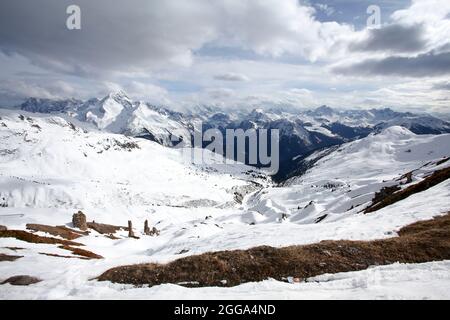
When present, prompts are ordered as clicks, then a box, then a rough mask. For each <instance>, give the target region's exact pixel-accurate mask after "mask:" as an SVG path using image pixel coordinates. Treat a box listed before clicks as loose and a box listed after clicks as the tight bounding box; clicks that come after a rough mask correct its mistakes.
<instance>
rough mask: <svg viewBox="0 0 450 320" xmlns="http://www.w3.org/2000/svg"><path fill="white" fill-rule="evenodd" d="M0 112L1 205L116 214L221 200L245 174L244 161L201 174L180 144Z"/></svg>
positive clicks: (243, 182)
mask: <svg viewBox="0 0 450 320" xmlns="http://www.w3.org/2000/svg"><path fill="white" fill-rule="evenodd" d="M0 116H1V120H0V126H1V127H0V140H1V142H2V143H1V149H0V201H1V204H2V206H4V207H7V208H27V207H33V208H51V207H57V208H64V209H70V210H74V209H86V210H89V209H93V210H96V211H98V210H99V209H100V208H102V210H104V211H105V212H110V213H111V212H115V214H114V215H113V214H111V216H110V217H108V219H114V220H117V219H118V218H119V216H120V215H122V216H126V215H133V211H134V210H133V209H132V208H136V207H141V206H143V207H145V210H146V211H147V212H151V211H152V209H151V208H152V207H154V206H191V205H192V204H193V203H197V204H198V205H201V204H202V203H207V204H209V205H211V204H215V205H225V206H226V205H229V204H230V203H231V204H232V203H233V201H234V200H233V199H234V194H233V192H234V191H232V188H233V187H235V188H239V187H240V186H245V185H246V184H248V183H247V182H246V180H249V179H253V178H251V177H250V176H249V175H247V174H245V172H246V171H249V170H250V168H248V167H245V166H244V165H236V166H227V167H225V166H223V167H221V168H216V170H214V172H211V170H209V172H207V168H200V167H198V166H193V165H189V164H187V163H186V162H185V159H184V158H183V154H184V153H183V149H170V148H165V147H163V146H161V145H159V144H156V143H154V142H151V141H148V140H145V139H133V138H130V137H126V136H123V135H116V134H110V133H105V132H100V131H92V130H90V129H89V128H88V127H84V128H83V127H80V126H78V125H83V123H78V124H77V125H75V124H73V123H72V122H70V121H68V120H67V119H64V118H61V117H59V116H46V117H43V116H36V114H29V113H23V112H22V113H20V114H19V113H16V112H8V111H2V113H1V115H0ZM68 119H70V118H68ZM205 154H206V155H207V156H212V155H210V154H208V153H207V152H206V151H205ZM230 173H231V174H232V176H230ZM142 214H144V212H142ZM46 220H47V219H46ZM122 222H123V221H122Z"/></svg>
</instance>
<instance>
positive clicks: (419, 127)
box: [0, 93, 450, 299]
mask: <svg viewBox="0 0 450 320" xmlns="http://www.w3.org/2000/svg"><path fill="white" fill-rule="evenodd" d="M205 110H206V109H203V112H200V113H198V114H182V113H175V112H169V111H167V110H164V109H162V108H155V107H151V106H147V105H144V104H143V103H139V102H133V101H131V100H129V99H128V98H127V97H126V95H125V94H124V93H116V94H111V95H109V96H107V97H105V98H104V99H96V100H91V101H87V102H79V101H72V102H68V101H65V102H64V101H58V102H55V101H37V100H30V101H28V102H27V103H25V104H23V105H21V106H18V107H16V108H11V109H0V141H1V144H0V226H1V227H0V283H3V284H0V298H1V299H17V298H25V299H105V298H111V299H122V298H131V299H180V298H183V299H185V298H188V299H214V298H220V299H223V298H235V299H236V298H237V299H267V298H275V299H287V298H298V299H301V298H313V299H315V298H317V299H323V298H350V299H361V298H388V299H389V298H391V299H398V298H419V299H426V298H440V299H442V298H450V256H449V253H450V244H449V243H448V239H449V237H448V236H449V232H450V224H449V223H448V215H449V212H450V201H449V199H450V179H449V178H450V133H449V132H450V125H449V124H448V123H447V122H445V121H443V120H439V119H437V118H435V117H432V116H425V115H414V114H408V113H406V114H405V113H397V112H395V111H392V110H390V109H382V110H372V111H358V112H357V111H335V110H333V109H331V108H328V107H321V108H318V109H316V110H312V111H303V112H302V113H301V114H298V113H295V112H292V111H287V110H271V111H261V110H253V111H252V112H251V113H249V114H245V115H243V114H240V113H237V112H236V113H233V112H230V113H229V114H225V113H223V112H218V111H217V110H212V109H208V111H205ZM200 121H202V122H203V123H208V126H209V127H218V128H232V127H233V128H236V127H239V128H248V127H252V128H280V129H281V131H282V141H281V148H280V150H281V153H282V154H283V157H284V160H283V162H282V168H283V170H282V174H280V175H279V176H277V177H270V176H268V175H267V174H266V173H265V171H264V168H255V167H251V166H248V165H246V164H242V163H237V162H235V163H234V164H233V165H226V166H225V165H221V164H208V165H206V164H204V165H198V164H192V163H190V162H189V161H188V160H189V159H186V150H189V151H190V152H191V151H193V152H199V153H201V154H202V155H203V157H205V158H208V159H212V158H216V157H218V155H217V154H213V153H211V152H209V151H207V150H204V149H192V146H191V145H190V144H189V143H188V142H189V141H190V139H191V134H192V133H193V132H194V131H195V130H196V128H197V124H198V123H199V122H200ZM180 132H181V134H180ZM175 133H176V134H177V136H181V137H182V139H181V141H182V142H181V145H178V146H177V147H176V148H175V146H174V145H172V141H173V139H172V138H171V136H173V135H175ZM78 212H82V213H83V214H84V215H85V216H86V219H87V229H86V230H80V229H78V228H76V227H75V226H74V225H73V223H72V215H73V214H75V213H78ZM146 220H147V222H148V225H149V228H150V229H151V230H153V232H151V233H149V232H144V223H145V221H146ZM128 221H131V222H132V228H131V230H130V228H129V226H128V224H127V223H128ZM153 228H154V229H153ZM130 231H133V232H132V233H133V234H132V236H130ZM291 259H292V260H291ZM269 262H270V263H269ZM188 266H190V268H188ZM287 266H289V267H287ZM127 268H128V269H127ZM155 270H157V271H158V272H157V273H156V274H157V276H156V278H157V279H156V280H155V275H154V272H155ZM249 270H250V271H251V270H255V271H254V272H250V271H249ZM14 277H15V278H14ZM20 277H21V278H20ZM130 279H131V280H130ZM158 279H159V280H158ZM160 279H166V280H167V281H163V280H160ZM17 284H28V285H17Z"/></svg>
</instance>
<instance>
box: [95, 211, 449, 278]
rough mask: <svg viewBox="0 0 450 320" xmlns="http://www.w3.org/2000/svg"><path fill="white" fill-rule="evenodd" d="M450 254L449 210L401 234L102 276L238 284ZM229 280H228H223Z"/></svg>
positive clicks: (207, 257) (224, 254)
mask: <svg viewBox="0 0 450 320" xmlns="http://www.w3.org/2000/svg"><path fill="white" fill-rule="evenodd" d="M445 259H450V214H448V215H446V216H444V217H439V218H435V219H433V220H429V221H422V222H417V223H415V224H412V225H410V226H407V227H405V228H402V229H401V230H400V232H399V237H395V238H390V239H383V240H375V241H344V240H341V241H322V242H320V243H317V244H311V245H304V246H291V247H286V248H272V247H267V246H262V247H256V248H252V249H249V250H233V251H220V252H212V253H205V254H202V255H196V256H190V257H185V258H182V259H178V260H175V261H173V262H170V263H168V264H139V265H130V266H122V267H117V268H113V269H110V270H108V271H106V272H105V273H103V274H102V275H101V276H100V277H99V278H98V279H99V280H100V281H112V282H117V283H127V284H134V285H143V284H148V285H150V286H153V285H159V284H163V283H175V284H176V283H189V282H196V283H198V286H235V285H239V284H242V283H245V282H253V281H262V280H265V279H267V278H274V279H277V280H282V279H284V278H286V277H289V276H292V277H296V278H301V279H306V278H309V277H313V276H317V275H320V274H324V273H337V272H347V271H356V270H363V269H366V268H368V267H369V266H373V265H386V264H392V263H394V262H401V263H422V262H428V261H435V260H445ZM223 280H226V282H223Z"/></svg>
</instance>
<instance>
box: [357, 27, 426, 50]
mask: <svg viewBox="0 0 450 320" xmlns="http://www.w3.org/2000/svg"><path fill="white" fill-rule="evenodd" d="M425 45H426V39H425V30H424V28H423V26H422V25H420V24H416V25H411V26H405V25H401V24H392V25H388V26H385V27H382V28H380V29H371V30H369V35H368V37H367V38H366V39H364V40H363V41H360V42H357V43H353V44H351V45H350V50H353V51H388V52H417V51H419V50H421V49H423V48H424V47H425Z"/></svg>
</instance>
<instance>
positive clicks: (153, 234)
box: [149, 227, 159, 236]
mask: <svg viewBox="0 0 450 320" xmlns="http://www.w3.org/2000/svg"><path fill="white" fill-rule="evenodd" d="M149 235H150V236H159V230H158V229H156V228H155V227H153V228H152V230H150V233H149Z"/></svg>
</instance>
